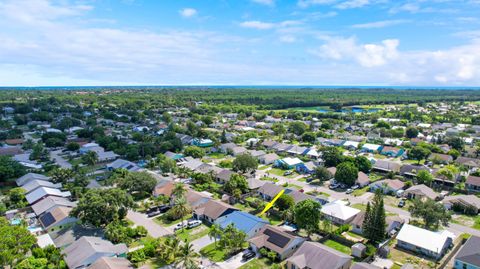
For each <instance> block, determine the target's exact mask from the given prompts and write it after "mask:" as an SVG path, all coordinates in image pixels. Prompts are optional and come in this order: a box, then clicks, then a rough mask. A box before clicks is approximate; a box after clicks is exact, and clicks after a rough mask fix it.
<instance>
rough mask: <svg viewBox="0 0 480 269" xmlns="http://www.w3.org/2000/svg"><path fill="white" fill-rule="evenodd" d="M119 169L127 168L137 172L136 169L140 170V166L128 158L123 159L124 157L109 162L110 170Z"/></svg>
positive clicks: (108, 167)
mask: <svg viewBox="0 0 480 269" xmlns="http://www.w3.org/2000/svg"><path fill="white" fill-rule="evenodd" d="M117 169H126V170H128V171H130V172H135V171H138V170H140V169H141V168H140V166H138V165H136V164H134V163H132V162H130V161H127V160H123V159H117V160H115V161H113V162H111V163H109V164H107V170H108V171H113V170H117Z"/></svg>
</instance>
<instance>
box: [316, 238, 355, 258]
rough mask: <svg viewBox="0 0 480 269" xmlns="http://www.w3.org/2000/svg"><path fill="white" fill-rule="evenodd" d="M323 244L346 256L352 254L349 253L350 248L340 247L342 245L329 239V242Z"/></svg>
mask: <svg viewBox="0 0 480 269" xmlns="http://www.w3.org/2000/svg"><path fill="white" fill-rule="evenodd" d="M323 244H324V245H325V246H327V247H331V248H333V249H336V250H338V251H340V252H343V253H345V254H347V255H350V254H352V251H351V249H350V247H348V246H345V245H342V244H340V243H338V242H337V241H333V240H330V239H329V240H327V241H325V242H323Z"/></svg>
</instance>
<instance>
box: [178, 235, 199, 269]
mask: <svg viewBox="0 0 480 269" xmlns="http://www.w3.org/2000/svg"><path fill="white" fill-rule="evenodd" d="M175 264H176V265H177V266H180V268H186V269H196V268H199V267H198V254H197V253H196V252H195V251H194V249H193V245H192V244H190V242H188V240H187V239H185V241H184V244H183V246H181V247H180V251H179V253H178V256H177V259H176V261H175Z"/></svg>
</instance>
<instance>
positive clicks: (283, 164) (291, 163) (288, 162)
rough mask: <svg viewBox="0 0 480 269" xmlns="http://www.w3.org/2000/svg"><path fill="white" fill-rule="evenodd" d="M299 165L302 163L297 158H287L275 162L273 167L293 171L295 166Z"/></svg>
mask: <svg viewBox="0 0 480 269" xmlns="http://www.w3.org/2000/svg"><path fill="white" fill-rule="evenodd" d="M301 163H303V162H302V160H300V159H299V158H296V157H295V158H290V157H287V158H284V159H279V160H276V161H275V163H274V166H275V167H280V168H282V169H293V168H294V167H295V166H297V165H299V164H301Z"/></svg>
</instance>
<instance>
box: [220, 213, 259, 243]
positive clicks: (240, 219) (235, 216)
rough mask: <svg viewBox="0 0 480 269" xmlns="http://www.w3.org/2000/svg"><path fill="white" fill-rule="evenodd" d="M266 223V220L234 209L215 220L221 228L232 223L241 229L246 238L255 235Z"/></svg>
mask: <svg viewBox="0 0 480 269" xmlns="http://www.w3.org/2000/svg"><path fill="white" fill-rule="evenodd" d="M268 223H269V222H268V221H267V220H264V219H262V218H260V217H257V216H254V215H252V214H249V213H247V212H243V211H234V212H232V213H230V214H226V215H224V216H222V217H220V218H218V219H217V220H216V221H215V224H218V225H219V226H220V228H222V229H225V228H226V227H227V226H228V225H230V224H233V226H235V228H237V229H239V230H240V231H243V232H244V233H245V234H246V235H247V238H252V237H253V236H255V234H257V233H258V232H259V231H260V230H261V229H262V228H263V227H264V226H265V225H267V224H268Z"/></svg>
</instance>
